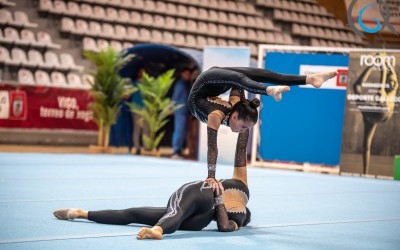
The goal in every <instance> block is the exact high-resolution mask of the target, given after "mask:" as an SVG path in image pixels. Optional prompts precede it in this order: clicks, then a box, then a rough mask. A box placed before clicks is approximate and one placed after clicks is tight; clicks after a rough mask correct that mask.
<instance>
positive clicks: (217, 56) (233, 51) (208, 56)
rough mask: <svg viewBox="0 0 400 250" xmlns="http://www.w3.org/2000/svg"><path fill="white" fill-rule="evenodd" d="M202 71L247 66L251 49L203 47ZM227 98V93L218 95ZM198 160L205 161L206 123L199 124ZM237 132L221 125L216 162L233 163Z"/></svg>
mask: <svg viewBox="0 0 400 250" xmlns="http://www.w3.org/2000/svg"><path fill="white" fill-rule="evenodd" d="M203 55H204V56H203V71H205V70H207V69H209V68H211V67H213V66H220V67H249V66H250V55H251V50H250V48H248V47H205V48H204V54H203ZM220 97H221V98H222V99H224V100H227V99H226V98H228V97H229V93H225V94H223V95H221V96H220ZM199 130H200V131H199V132H200V136H199V161H202V162H207V124H205V123H201V124H200V129H199ZM237 136H238V134H237V133H233V132H232V131H231V129H230V128H229V127H225V126H221V127H220V128H219V130H218V163H222V164H229V165H233V163H234V160H235V149H236V141H237Z"/></svg>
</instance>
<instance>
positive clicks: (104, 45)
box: [97, 39, 110, 51]
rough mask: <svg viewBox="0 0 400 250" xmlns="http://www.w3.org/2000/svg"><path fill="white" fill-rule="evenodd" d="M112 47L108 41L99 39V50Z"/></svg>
mask: <svg viewBox="0 0 400 250" xmlns="http://www.w3.org/2000/svg"><path fill="white" fill-rule="evenodd" d="M109 46H110V44H109V43H108V41H107V40H104V39H99V40H97V48H99V50H100V51H101V50H105V49H107V48H108V47H109Z"/></svg>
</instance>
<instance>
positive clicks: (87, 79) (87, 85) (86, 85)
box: [82, 74, 94, 89]
mask: <svg viewBox="0 0 400 250" xmlns="http://www.w3.org/2000/svg"><path fill="white" fill-rule="evenodd" d="M93 84H94V77H93V76H92V75H89V74H83V75H82V88H83V89H91V88H92V85H93Z"/></svg>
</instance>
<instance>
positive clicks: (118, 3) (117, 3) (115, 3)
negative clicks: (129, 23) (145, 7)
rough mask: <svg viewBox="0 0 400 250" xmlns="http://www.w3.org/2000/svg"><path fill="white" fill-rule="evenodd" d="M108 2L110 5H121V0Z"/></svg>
mask: <svg viewBox="0 0 400 250" xmlns="http://www.w3.org/2000/svg"><path fill="white" fill-rule="evenodd" d="M108 4H109V5H111V6H120V5H121V0H109V1H108Z"/></svg>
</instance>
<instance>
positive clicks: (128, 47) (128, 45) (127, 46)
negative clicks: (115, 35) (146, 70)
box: [122, 42, 133, 49]
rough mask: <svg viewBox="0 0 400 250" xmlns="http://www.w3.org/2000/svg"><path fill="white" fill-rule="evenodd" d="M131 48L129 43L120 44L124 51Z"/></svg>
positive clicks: (131, 45)
mask: <svg viewBox="0 0 400 250" xmlns="http://www.w3.org/2000/svg"><path fill="white" fill-rule="evenodd" d="M132 47H133V44H132V43H130V42H124V43H123V44H122V48H124V49H130V48H132Z"/></svg>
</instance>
